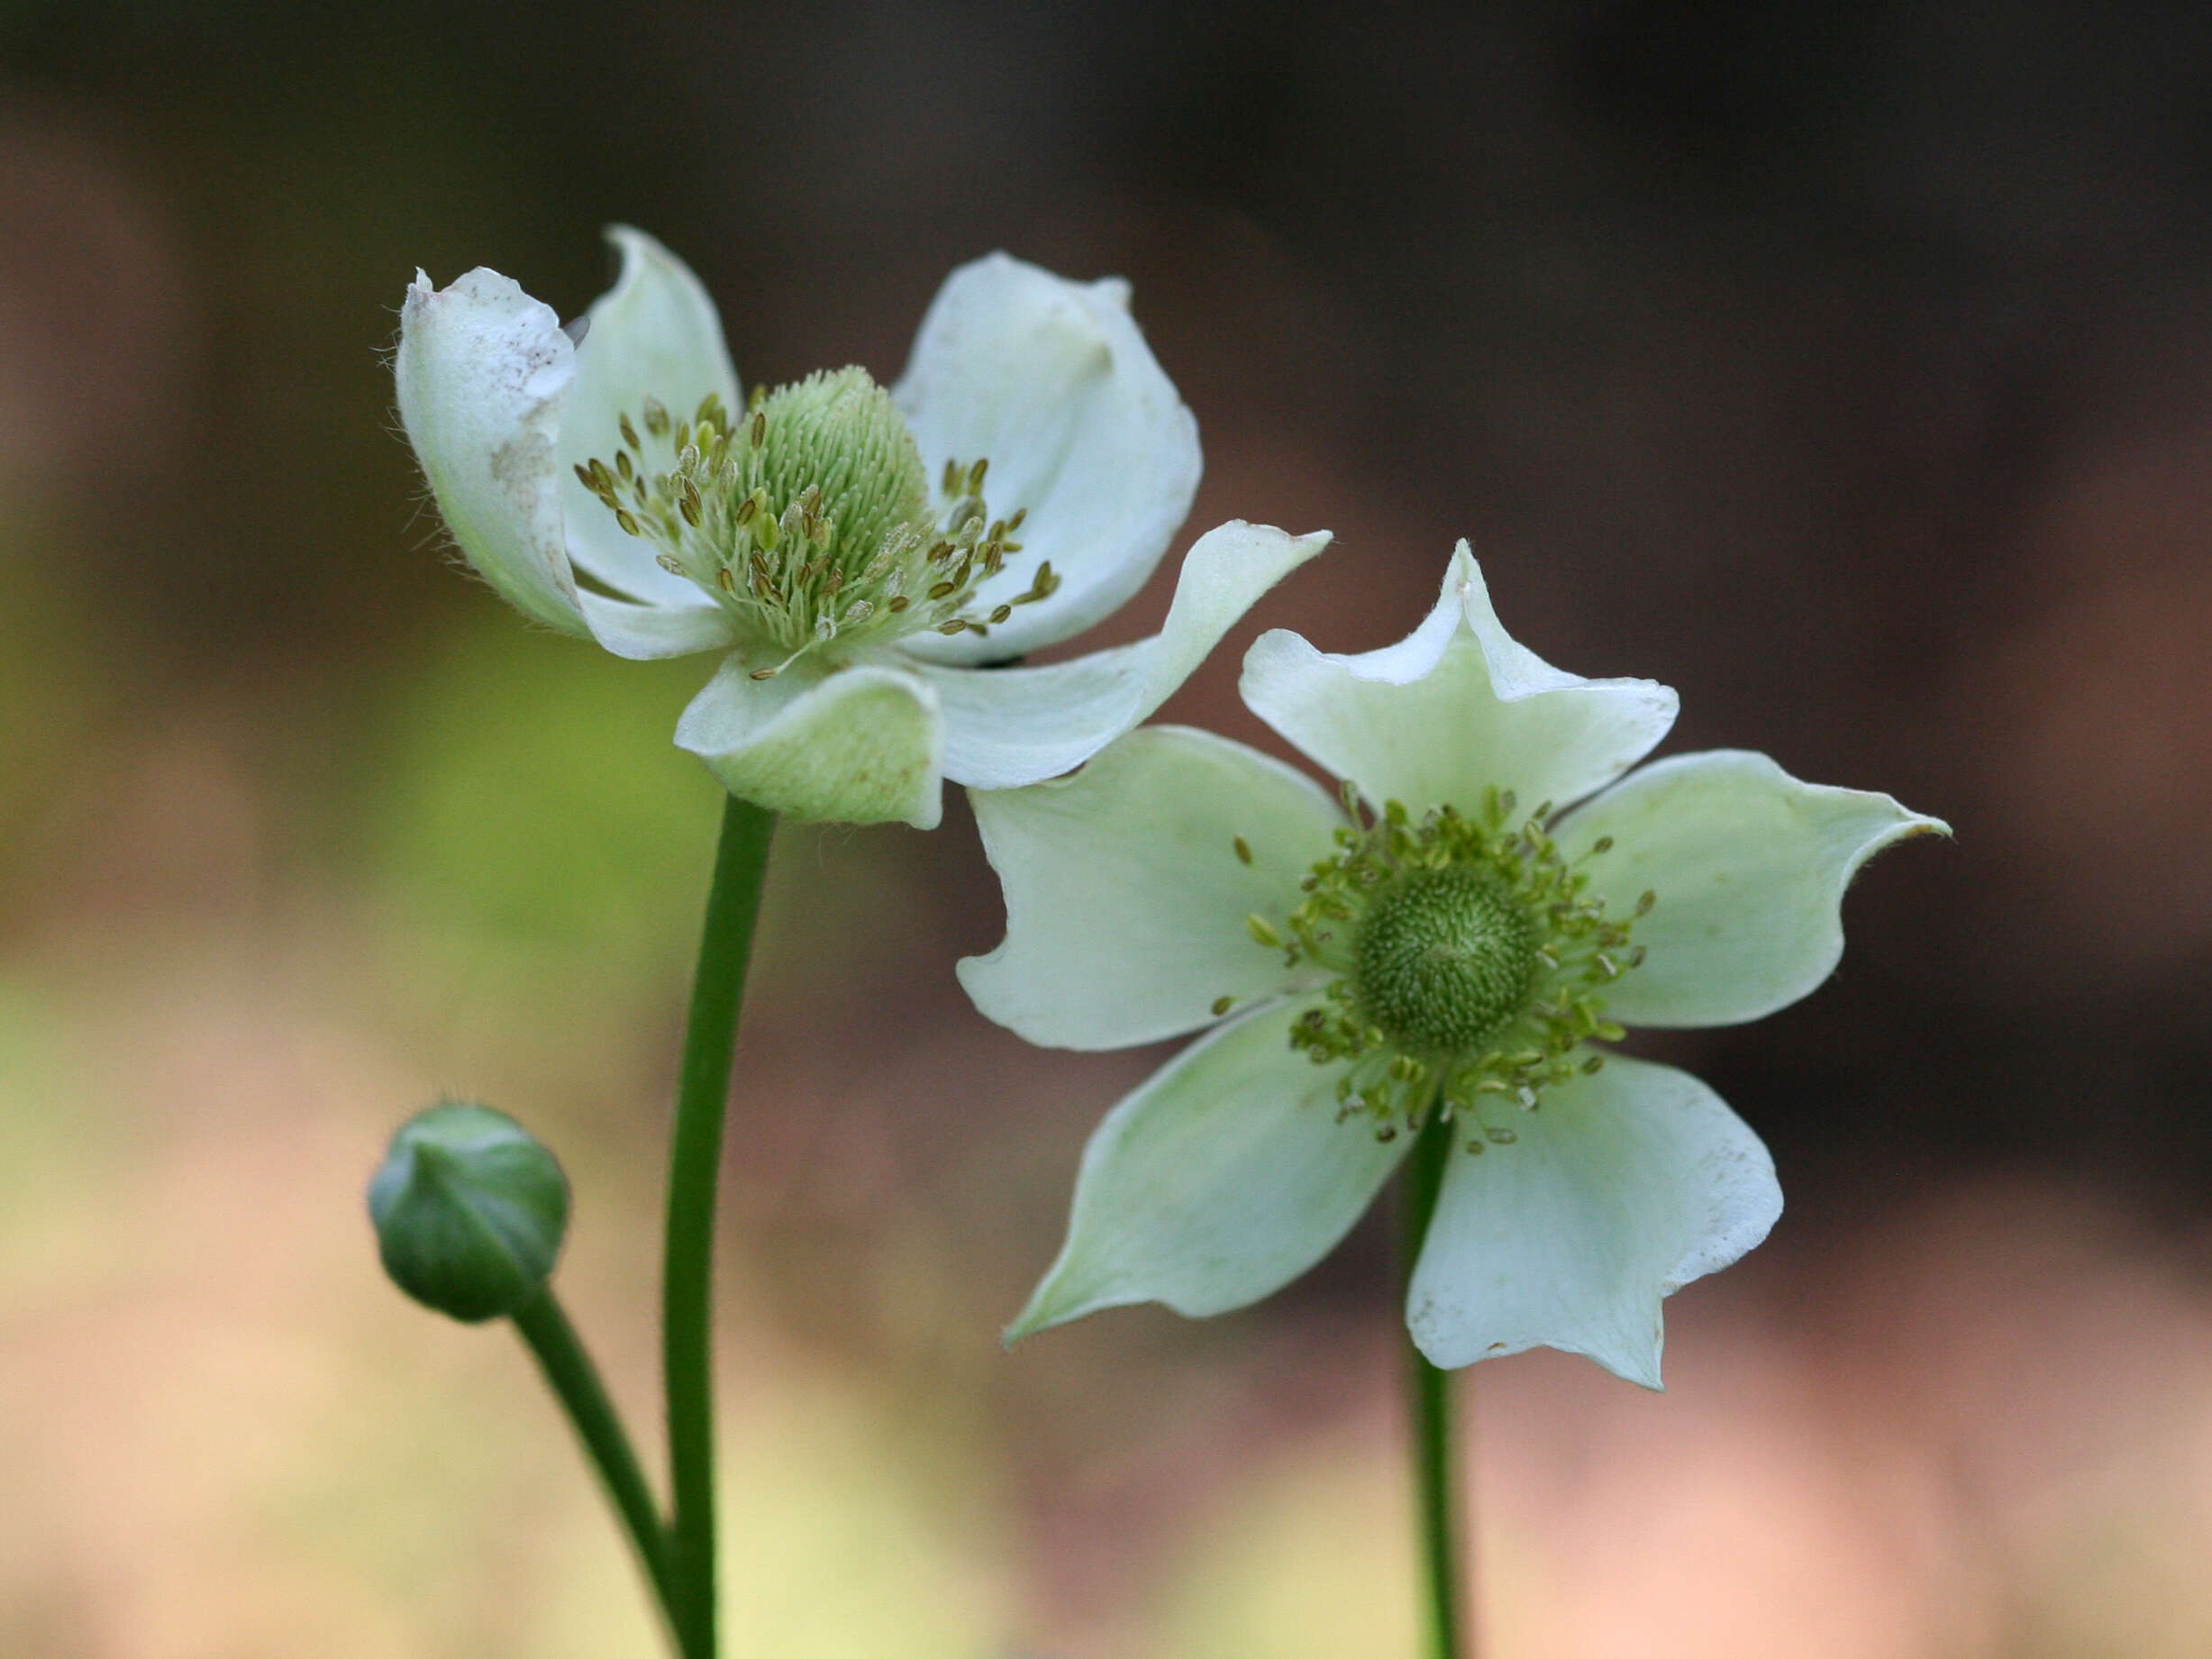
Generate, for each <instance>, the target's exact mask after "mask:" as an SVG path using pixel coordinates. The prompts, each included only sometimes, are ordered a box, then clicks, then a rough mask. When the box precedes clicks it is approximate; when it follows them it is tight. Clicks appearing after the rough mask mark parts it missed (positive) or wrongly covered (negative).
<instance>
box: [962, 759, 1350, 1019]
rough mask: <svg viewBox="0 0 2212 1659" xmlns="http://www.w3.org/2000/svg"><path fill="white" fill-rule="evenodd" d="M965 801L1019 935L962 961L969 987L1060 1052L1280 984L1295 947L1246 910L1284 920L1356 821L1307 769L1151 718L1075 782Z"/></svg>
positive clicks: (1268, 992) (985, 1005)
mask: <svg viewBox="0 0 2212 1659" xmlns="http://www.w3.org/2000/svg"><path fill="white" fill-rule="evenodd" d="M969 798H970V800H971V801H972V802H973V803H974V806H975V809H976V825H977V827H978V828H979V830H981V831H982V834H983V850H984V852H985V853H986V854H987V855H988V857H989V859H990V861H991V868H992V869H993V870H995V871H997V872H998V880H999V884H1000V885H1001V886H1002V887H1003V888H1004V889H1005V890H1006V942H1005V943H1002V944H1001V945H999V947H998V948H997V950H995V951H993V952H992V953H990V954H989V955H988V956H970V957H969V958H967V959H966V960H964V961H963V962H961V963H960V983H961V985H963V986H964V987H966V988H967V991H968V994H969V997H970V998H974V1000H975V1005H976V1007H979V1008H980V1009H981V1010H982V1011H983V1013H984V1014H985V1016H988V1018H991V1019H994V1020H997V1022H998V1023H999V1024H1000V1025H1005V1026H1006V1027H1008V1028H1009V1029H1011V1030H1013V1031H1015V1032H1016V1033H1018V1034H1019V1035H1022V1036H1024V1037H1025V1038H1027V1039H1028V1040H1029V1041H1030V1042H1032V1043H1039V1044H1046V1045H1048V1046H1051V1047H1056V1048H1086V1049H1096V1048H1124V1047H1126V1046H1128V1045H1129V1044H1133V1043H1152V1042H1157V1041H1159V1040H1160V1039H1161V1038H1162V1037H1171V1036H1176V1035H1180V1034H1181V1033H1183V1032H1186V1031H1196V1030H1197V1028H1198V1027H1199V1026H1201V1025H1207V1024H1210V1023H1211V1022H1212V1021H1214V1020H1215V1019H1216V1018H1218V1017H1220V1016H1218V1015H1216V1014H1215V1013H1214V1012H1213V1004H1214V1001H1215V998H1220V997H1231V998H1235V999H1236V1001H1238V1002H1240V1003H1248V1002H1251V1001H1252V1000H1254V999H1256V998H1266V997H1273V996H1276V995H1278V994H1279V993H1280V992H1281V991H1282V989H1284V986H1285V984H1286V983H1287V981H1288V980H1289V979H1290V971H1289V970H1287V969H1286V968H1285V967H1284V966H1283V958H1282V953H1281V952H1280V951H1274V950H1268V949H1265V948H1264V947H1262V946H1261V945H1259V944H1257V943H1253V940H1252V934H1251V933H1250V932H1249V931H1247V929H1246V927H1245V922H1244V918H1245V917H1246V916H1252V915H1255V914H1257V915H1260V916H1265V917H1267V918H1268V920H1270V922H1272V923H1273V924H1274V925H1276V927H1277V928H1278V929H1281V928H1282V926H1283V925H1284V920H1285V917H1286V916H1287V915H1288V910H1289V907H1290V902H1291V901H1292V900H1293V899H1295V898H1297V896H1298V879H1299V877H1301V876H1302V875H1304V874H1305V873H1306V869H1307V868H1308V867H1309V866H1310V865H1311V864H1312V863H1313V861H1315V859H1318V858H1323V857H1325V856H1326V855H1327V853H1328V852H1329V835H1330V833H1331V832H1332V831H1333V830H1334V829H1335V827H1336V826H1337V825H1340V824H1342V823H1343V821H1344V819H1343V812H1342V811H1341V810H1340V809H1339V808H1338V807H1337V805H1336V803H1335V802H1334V801H1333V800H1331V799H1330V798H1329V797H1328V795H1327V794H1326V793H1325V792H1324V791H1323V790H1322V788H1320V786H1319V785H1317V784H1315V782H1314V781H1313V780H1312V779H1309V778H1307V777H1306V775H1305V774H1304V773H1303V772H1299V771H1296V770H1292V769H1291V768H1290V767H1288V766H1285V765H1284V764H1283V763H1282V762H1281V761H1275V760H1271V759H1270V758H1269V757H1268V756H1266V755H1263V754H1261V753H1260V752H1258V751H1256V750H1252V749H1247V748H1245V747H1244V745H1243V744H1242V743H1231V742H1230V741H1229V740H1228V739H1227V738H1225V737H1216V736H1215V735H1214V734H1212V733H1210V732H1199V731H1194V730H1192V729H1191V728H1190V727H1188V726H1169V725H1163V726H1147V727H1145V728H1144V729H1143V730H1142V731H1137V732H1132V733H1130V734H1129V735H1128V736H1126V737H1124V738H1123V739H1122V740H1121V742H1119V743H1115V744H1114V745H1113V746H1112V747H1111V748H1109V749H1107V750H1106V752H1104V753H1103V754H1101V755H1099V757H1098V758H1097V760H1095V761H1092V762H1091V763H1090V764H1089V765H1088V766H1086V767H1085V768H1084V769H1083V770H1081V771H1079V772H1078V773H1076V774H1075V776H1073V777H1072V778H1063V779H1059V780H1057V781H1055V782H1052V783H1041V784H1038V785H1037V786H1035V787H1034V788H1027V789H997V790H979V791H976V792H975V793H974V794H972V795H971V796H970V797H969ZM1240 840H1241V841H1242V843H1243V851H1242V852H1240V851H1239V842H1240ZM1247 856H1249V859H1250V861H1249V862H1247V861H1246V858H1247Z"/></svg>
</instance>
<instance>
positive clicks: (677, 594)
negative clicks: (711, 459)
mask: <svg viewBox="0 0 2212 1659" xmlns="http://www.w3.org/2000/svg"><path fill="white" fill-rule="evenodd" d="M606 235H607V240H608V241H609V242H612V243H613V244H614V247H615V249H616V250H617V251H618V252H619V253H620V254H621V256H622V274H621V275H620V276H619V277H617V278H615V281H614V287H611V288H609V289H608V290H607V291H606V292H605V294H602V295H601V296H599V297H598V298H597V299H596V300H595V301H594V302H593V303H592V307H591V309H590V310H589V311H587V313H585V327H584V331H583V339H582V340H581V342H579V343H578V346H577V348H576V384H575V387H573V388H572V389H571V391H570V392H569V405H568V408H567V411H566V412H565V414H564V415H562V417H561V422H560V434H559V438H558V458H559V460H560V468H559V472H560V491H561V502H562V505H563V506H564V507H565V508H566V510H567V513H568V531H569V558H571V559H572V560H574V561H576V566H577V569H578V570H583V571H585V572H587V573H588V574H589V575H591V576H594V577H596V578H597V579H599V580H600V581H602V582H605V584H606V585H607V586H608V587H610V588H614V589H615V590H616V591H617V592H619V593H624V594H627V595H629V596H630V597H633V598H637V599H644V600H649V601H651V602H654V603H658V604H663V605H676V606H697V605H698V603H699V600H700V597H701V596H700V592H699V589H698V588H696V587H695V586H694V585H693V584H692V583H691V582H690V581H688V580H687V579H685V578H683V577H681V576H677V575H674V574H671V573H670V572H669V571H668V570H664V569H662V568H661V567H660V565H659V564H657V563H656V562H654V557H653V548H652V544H651V542H646V541H644V540H642V539H641V538H640V537H637V536H633V535H627V534H624V532H623V529H622V526H621V525H619V524H616V523H615V522H614V515H613V514H612V513H610V512H608V511H607V510H606V507H605V505H604V504H602V503H601V501H600V500H599V498H598V497H596V496H595V495H593V494H592V493H591V491H589V490H588V489H587V488H584V486H583V484H582V483H581V482H580V481H579V480H578V478H577V476H576V470H575V469H577V468H578V467H579V466H582V465H584V464H586V463H587V462H588V461H589V460H591V459H592V457H594V456H595V455H596V456H597V457H599V458H600V459H601V460H605V461H606V462H608V463H609V464H610V465H611V464H613V461H614V455H615V452H616V451H618V450H620V449H621V448H622V429H621V424H620V423H621V420H622V417H623V416H624V415H625V414H626V415H629V416H630V418H631V421H632V422H633V424H635V423H636V422H637V420H638V417H639V412H640V411H641V410H642V408H643V407H644V405H645V400H646V399H647V398H648V397H651V398H657V399H658V400H659V401H660V404H661V406H663V407H664V408H666V409H668V410H669V413H670V414H671V415H673V416H674V417H675V418H676V419H678V420H688V419H690V418H691V416H692V415H695V414H696V413H697V411H698V407H699V404H700V402H701V400H702V399H704V398H705V397H708V396H709V395H712V396H714V397H720V398H721V399H722V401H723V404H724V406H725V407H726V408H728V409H729V410H730V411H732V412H733V414H736V413H742V411H743V407H744V406H743V404H742V401H741V400H740V398H739V396H738V383H737V371H736V370H735V369H733V368H731V366H730V353H729V349H728V348H727V347H726V346H725V345H724V343H723V339H722V320H721V318H720V317H719V316H717V315H716V314H715V302H714V301H713V300H711V299H709V298H708V297H707V295H706V289H705V287H703V286H702V285H701V284H700V282H699V279H698V278H696V277H695V276H693V275H692V273H691V268H690V267H689V266H687V265H686V264H685V263H684V262H683V261H682V260H679V259H678V258H677V257H676V256H675V255H674V254H672V253H670V252H669V251H668V250H667V249H666V248H664V247H662V246H661V245H660V243H659V242H655V241H654V240H653V239H652V238H651V237H650V236H648V235H646V234H645V232H642V231H636V230H632V229H631V228H630V227H629V226H628V225H624V224H617V225H611V226H609V227H608V229H607V232H606ZM661 464H662V465H664V466H665V465H667V464H668V463H667V462H666V461H663V462H662V463H661ZM600 643H603V644H605V645H606V647H607V649H608V650H610V651H616V652H621V647H620V646H618V645H616V644H614V643H613V642H611V641H608V640H605V639H604V638H603V639H602V640H601V642H600ZM621 654H623V655H624V656H631V655H635V654H637V653H635V652H621Z"/></svg>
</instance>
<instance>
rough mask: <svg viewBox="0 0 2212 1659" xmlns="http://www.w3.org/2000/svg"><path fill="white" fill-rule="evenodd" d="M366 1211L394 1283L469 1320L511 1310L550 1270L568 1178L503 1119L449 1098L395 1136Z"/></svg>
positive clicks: (564, 1220)
mask: <svg viewBox="0 0 2212 1659" xmlns="http://www.w3.org/2000/svg"><path fill="white" fill-rule="evenodd" d="M369 1218H370V1219H371V1220H372V1221H374V1222H375V1223H376V1227H377V1244H378V1250H379V1253H381V1254H382V1256H383V1258H384V1271H385V1272H387V1273H389V1274H390V1275H391V1277H392V1281H393V1282H394V1283H395V1284H396V1285H397V1286H398V1287H399V1288H400V1289H401V1290H405V1292H406V1293H407V1294H408V1295H409V1296H412V1297H413V1298H414V1299H415V1300H416V1301H418V1302H421V1303H423V1305H424V1306H426V1307H430V1308H436V1309H437V1310H438V1311H439V1312H440V1313H443V1314H450V1315H451V1316H452V1317H454V1318H456V1319H462V1320H467V1321H469V1322H470V1323H472V1324H473V1323H475V1322H477V1321H478V1320H483V1319H492V1318H496V1317H500V1316H501V1315H503V1314H511V1313H513V1312H514V1310H515V1309H517V1308H521V1307H522V1306H523V1304H524V1303H526V1302H527V1301H529V1299H531V1298H532V1297H533V1296H535V1295H536V1294H537V1293H538V1291H539V1290H540V1288H541V1287H542V1286H543V1284H544V1283H545V1281H546V1279H547V1278H548V1277H549V1276H550V1275H551V1272H552V1271H553V1261H554V1258H555V1257H557V1256H558V1255H559V1254H560V1241H561V1235H562V1234H563V1233H564V1232H565V1231H566V1230H567V1228H568V1225H569V1180H568V1177H567V1176H566V1175H564V1174H562V1173H561V1169H560V1162H559V1160H557V1159H556V1158H555V1157H554V1156H553V1154H552V1153H551V1152H549V1151H547V1150H546V1148H545V1147H544V1146H543V1145H542V1144H540V1143H539V1142H538V1141H537V1140H536V1139H535V1138H534V1137H533V1136H532V1135H531V1134H530V1133H529V1131H527V1130H526V1129H524V1128H523V1126H521V1125H520V1124H518V1123H516V1122H515V1121H514V1119H513V1118H512V1117H508V1116H507V1115H506V1114H505V1113H504V1112H496V1111H494V1110H492V1108H489V1107H487V1106H474V1105H470V1104H469V1103H467V1102H464V1101H459V1100H448V1101H445V1102H443V1103H441V1104H440V1105H438V1106H433V1107H432V1108H430V1109H429V1110H428V1111H426V1112H423V1113H421V1114H419V1115H418V1116H416V1117H413V1118H411V1119H409V1120H408V1121H407V1123H406V1124H405V1125H404V1126H402V1127H401V1129H400V1131H399V1133H398V1134H396V1135H394V1136H393V1137H392V1145H391V1150H390V1151H389V1152H387V1153H386V1154H385V1157H384V1162H383V1163H382V1164H381V1165H379V1166H378V1170H377V1172H376V1174H375V1176H374V1177H373V1178H372V1179H371V1180H369Z"/></svg>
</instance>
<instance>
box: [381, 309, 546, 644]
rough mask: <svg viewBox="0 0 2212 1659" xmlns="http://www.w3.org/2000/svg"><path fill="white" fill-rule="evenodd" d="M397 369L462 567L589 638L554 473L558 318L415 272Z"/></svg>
mask: <svg viewBox="0 0 2212 1659" xmlns="http://www.w3.org/2000/svg"><path fill="white" fill-rule="evenodd" d="M393 369H394V371H395V375H396V379H397V381H398V387H399V418H400V420H401V422H402V423H403V424H405V427H406V429H407V441H408V442H410V443H412V444H414V456H415V460H417V461H419V462H420V463H421V464H422V468H423V477H424V478H426V479H429V481H430V488H431V491H432V494H433V495H435V496H436V497H437V500H438V510H439V512H440V513H441V515H443V516H444V518H445V522H446V527H447V528H448V529H449V530H451V532H452V533H453V540H454V541H455V542H458V543H459V544H460V550H461V551H462V553H464V554H465V555H466V556H467V557H468V560H469V563H470V564H471V565H473V566H474V567H475V568H476V570H477V573H478V575H479V576H481V577H483V578H484V579H485V580H486V581H487V582H489V583H490V584H491V585H492V586H493V587H494V588H496V589H497V590H498V592H499V595H500V597H502V598H504V599H505V600H506V601H507V603H508V604H510V605H512V606H514V608H515V609H517V610H519V611H521V612H522V613H523V615H526V616H529V617H532V618H534V619H535V620H536V621H539V622H542V623H544V624H547V625H548V626H551V627H555V628H559V629H560V630H561V631H562V632H564V633H567V634H587V632H588V630H587V628H586V627H585V625H584V618H583V615H582V614H581V613H580V612H579V611H578V608H577V598H576V582H575V579H574V578H573V577H572V576H571V575H570V574H569V561H568V555H567V553H566V551H564V546H563V542H562V533H561V512H560V483H559V480H558V479H557V477H556V475H555V472H554V451H555V445H556V443H557V442H558V440H559V434H560V418H561V406H562V403H563V401H564V400H565V399H566V398H567V397H568V396H569V388H570V386H571V384H572V383H573V381H574V380H575V378H576V351H575V348H574V347H573V346H572V345H570V343H569V337H568V335H566V334H564V333H561V332H560V318H559V317H557V316H555V315H554V314H553V313H552V310H551V307H549V306H546V305H541V304H539V302H538V301H536V300H534V299H533V298H531V297H530V296H529V295H527V294H525V293H523V290H522V289H521V288H520V287H518V286H516V285H515V283H514V281H512V280H511V279H510V278H505V277H503V276H501V275H500V274H499V273H498V272H497V271H494V270H486V269H482V268H481V267H479V268H478V269H475V270H472V271H470V272H469V273H468V274H467V275H466V276H464V277H462V278H460V280H459V281H457V282H455V283H454V284H453V286H452V287H449V288H443V289H432V287H431V286H430V278H428V277H426V276H424V275H423V273H422V272H420V271H417V272H416V273H415V278H414V286H413V287H409V288H408V290H407V297H406V302H405V305H403V306H402V308H401V311H400V325H399V351H398V355H397V356H396V359H395V360H394V362H393Z"/></svg>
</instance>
